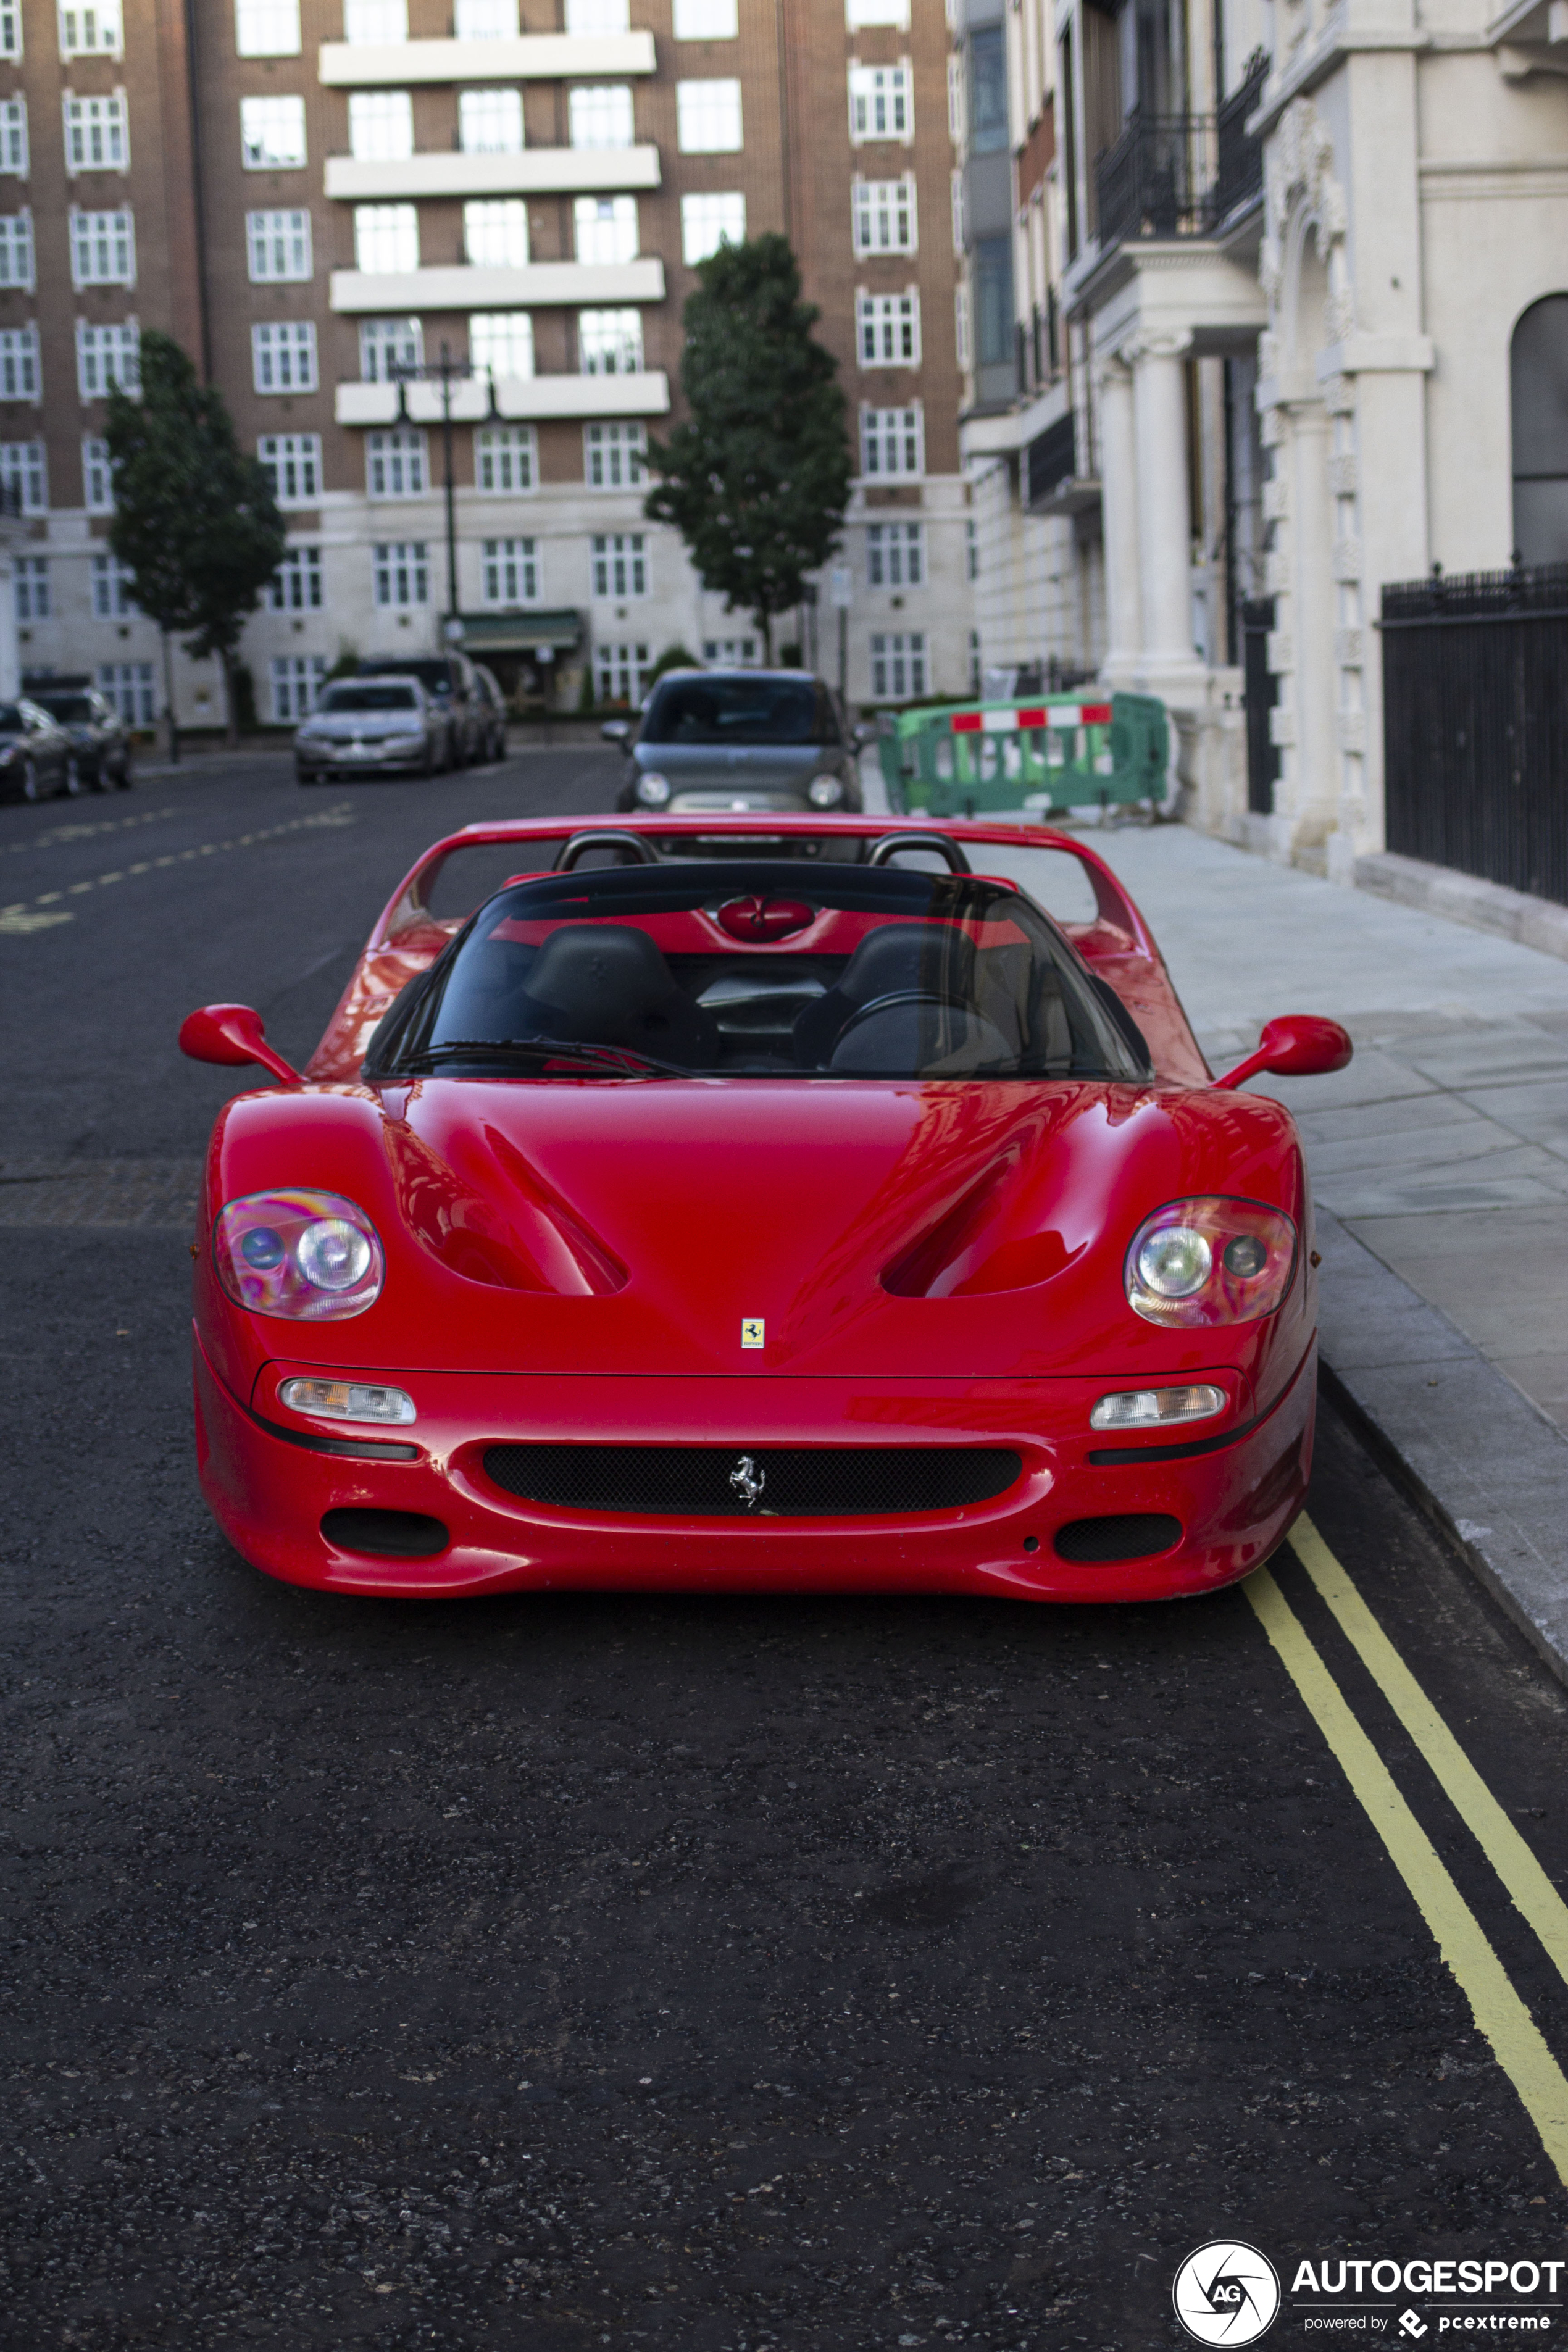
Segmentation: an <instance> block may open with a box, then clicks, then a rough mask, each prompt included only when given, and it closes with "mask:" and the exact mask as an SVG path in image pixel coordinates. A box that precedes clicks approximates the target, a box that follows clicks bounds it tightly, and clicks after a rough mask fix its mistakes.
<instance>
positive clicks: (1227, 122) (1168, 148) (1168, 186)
mask: <svg viewBox="0 0 1568 2352" xmlns="http://www.w3.org/2000/svg"><path fill="white" fill-rule="evenodd" d="M1267 74H1268V58H1266V57H1261V56H1259V57H1257V58H1253V59H1252V60H1251V62H1250V65H1249V68H1248V71H1247V79H1245V80H1244V81H1243V82H1242V83H1241V85H1240V87H1239V88H1238V89H1237V90H1235V91H1234V92H1233V94H1232V95H1231V96H1230V97H1229V98H1228V99H1227V100H1226V102H1225V104H1224V106H1222V107H1221V109H1220V110H1219V112H1218V113H1217V114H1143V113H1142V112H1138V111H1134V112H1133V113H1132V114H1131V115H1130V116H1129V117H1128V121H1127V128H1126V130H1125V131H1123V132H1122V134H1121V138H1120V139H1119V140H1118V141H1117V142H1116V144H1115V146H1114V147H1108V148H1107V149H1106V151H1105V152H1104V153H1103V154H1102V155H1101V156H1100V159H1099V161H1098V163H1096V164H1095V167H1094V182H1095V196H1096V202H1097V205H1098V209H1099V226H1100V249H1101V251H1102V252H1103V251H1104V250H1105V249H1106V248H1107V247H1110V246H1113V245H1121V244H1123V243H1125V242H1126V241H1127V240H1128V239H1129V238H1131V237H1140V236H1152V237H1182V236H1215V233H1216V232H1217V231H1218V230H1219V229H1220V228H1221V227H1222V226H1224V224H1225V223H1226V221H1227V220H1228V219H1229V218H1230V217H1231V215H1233V214H1234V213H1237V212H1238V211H1240V210H1241V209H1242V208H1243V207H1244V206H1245V205H1248V204H1250V203H1252V202H1253V201H1254V200H1255V199H1256V198H1257V197H1258V195H1260V194H1262V190H1263V148H1262V143H1261V142H1260V141H1258V140H1257V139H1253V138H1249V137H1248V136H1247V117H1248V116H1249V115H1250V114H1252V113H1253V112H1254V111H1255V110H1256V109H1257V106H1258V99H1259V96H1260V95H1261V92H1262V89H1263V83H1264V79H1265V78H1266V76H1267Z"/></svg>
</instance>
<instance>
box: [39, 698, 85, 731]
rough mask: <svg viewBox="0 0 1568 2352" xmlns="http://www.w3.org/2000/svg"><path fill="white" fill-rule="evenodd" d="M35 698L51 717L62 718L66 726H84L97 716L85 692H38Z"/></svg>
mask: <svg viewBox="0 0 1568 2352" xmlns="http://www.w3.org/2000/svg"><path fill="white" fill-rule="evenodd" d="M37 700H38V701H39V702H40V703H41V704H42V705H43V707H44V709H46V710H47V712H48V714H49V716H50V718H51V719H63V720H64V721H65V723H66V725H67V726H68V727H86V726H89V725H90V724H91V722H92V721H93V720H94V719H96V718H97V716H98V713H97V712H96V711H95V710H94V709H93V707H92V705H91V703H90V702H89V700H88V698H87V697H86V695H85V694H40V695H39V696H38V697H37Z"/></svg>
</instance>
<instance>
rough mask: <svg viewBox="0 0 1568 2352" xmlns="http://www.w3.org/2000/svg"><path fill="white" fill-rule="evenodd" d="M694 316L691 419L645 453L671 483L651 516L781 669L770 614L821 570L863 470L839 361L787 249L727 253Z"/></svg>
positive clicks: (728, 248)
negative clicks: (679, 541) (675, 536)
mask: <svg viewBox="0 0 1568 2352" xmlns="http://www.w3.org/2000/svg"><path fill="white" fill-rule="evenodd" d="M697 276H698V279H699V284H698V289H697V291H696V292H695V293H694V294H693V295H691V296H690V297H689V299H688V301H687V305H686V311H685V320H684V324H685V330H686V345H685V349H684V351H683V352H682V353H681V359H680V383H681V389H682V390H683V392H684V393H685V394H686V404H687V407H688V409H689V412H690V413H689V421H688V422H687V423H685V424H684V425H677V426H676V428H675V430H674V432H673V433H672V434H671V435H670V436H669V438H668V441H663V442H658V441H652V442H650V443H649V445H648V463H649V465H650V466H651V467H653V469H654V471H655V472H656V473H658V475H659V476H660V477H661V479H660V481H659V483H658V487H657V488H655V489H653V490H651V491H650V492H649V493H648V497H647V508H646V510H647V514H648V515H649V516H650V518H651V519H652V520H655V521H656V522H672V523H673V524H674V525H675V527H676V529H677V530H679V532H680V535H681V537H682V538H683V539H684V540H685V541H686V544H687V546H688V547H689V549H690V551H691V560H692V562H693V563H694V564H695V565H696V567H697V570H698V572H700V575H701V579H702V584H703V586H704V587H705V588H707V589H708V590H710V592H711V593H714V594H717V595H721V596H723V597H724V598H725V600H726V602H727V603H728V604H730V605H731V606H732V607H733V608H734V609H735V610H736V611H738V612H746V613H752V614H754V615H755V617H756V623H757V626H758V628H759V629H760V630H761V632H762V635H763V645H764V646H765V648H766V651H767V656H768V658H769V660H770V661H771V660H772V658H773V621H774V618H775V616H776V615H777V614H780V613H787V612H788V611H789V610H790V609H791V607H792V606H794V605H796V604H799V603H800V602H801V599H802V593H803V591H804V589H805V573H806V572H815V571H816V569H817V568H818V567H819V566H820V565H821V564H824V563H826V561H827V559H828V557H829V556H830V555H831V554H832V553H833V551H834V549H835V547H836V546H837V543H838V534H839V531H840V530H841V528H842V525H843V521H844V510H845V509H846V507H847V505H848V503H849V483H850V478H851V476H852V474H853V472H854V461H853V458H852V457H851V453H850V447H849V436H848V431H847V425H846V422H845V413H846V412H845V399H844V394H843V391H842V389H841V387H840V385H839V383H838V362H837V360H835V358H834V357H833V354H832V353H831V352H828V351H825V350H824V348H823V346H822V345H821V344H820V343H819V342H817V341H816V340H815V338H814V336H813V334H812V328H813V327H814V326H815V325H816V320H817V319H818V317H819V316H820V313H819V312H818V311H817V310H816V309H815V308H813V306H812V305H811V304H809V303H806V302H803V301H802V300H801V299H800V270H799V268H798V266H797V265H796V262H795V255H794V254H793V253H792V252H791V250H790V247H789V243H788V240H787V239H786V238H784V237H782V236H772V235H770V236H759V237H752V238H750V239H749V240H748V241H747V242H746V243H745V244H743V245H721V247H719V250H718V252H717V253H715V254H711V255H710V257H709V258H708V259H707V260H706V261H703V262H700V263H699V264H698V269H697Z"/></svg>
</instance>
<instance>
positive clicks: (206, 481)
mask: <svg viewBox="0 0 1568 2352" xmlns="http://www.w3.org/2000/svg"><path fill="white" fill-rule="evenodd" d="M106 438H107V440H108V443H109V457H110V467H111V469H112V475H113V483H114V520H113V521H112V522H111V523H110V527H109V544H110V547H111V548H112V550H113V551H114V553H115V554H116V555H117V556H118V558H119V559H120V562H121V563H122V564H123V565H124V566H125V568H126V570H127V571H128V572H129V573H130V575H131V593H132V596H133V597H134V598H135V600H136V603H137V604H138V605H139V606H140V607H141V609H142V612H143V613H145V614H146V615H147V617H148V619H149V620H151V621H153V622H155V623H156V624H157V626H158V628H159V629H160V630H161V632H162V633H163V681H164V692H165V695H166V697H167V698H168V702H169V731H170V742H171V748H175V747H174V697H173V694H172V692H170V688H169V638H170V635H171V634H172V633H176V632H177V633H180V634H182V635H183V634H184V632H185V631H186V630H189V631H190V632H191V634H190V635H189V636H188V637H186V639H185V650H186V652H187V653H189V654H191V655H193V656H195V659H197V660H198V661H205V660H207V659H210V658H211V657H212V656H214V655H216V656H217V659H218V661H219V662H220V663H221V665H222V667H223V682H224V709H225V713H226V719H227V728H228V740H229V741H230V742H231V743H233V742H236V741H237V740H238V703H237V692H236V677H235V649H236V647H237V646H238V644H239V640H240V636H241V635H242V633H243V631H244V628H245V624H246V622H247V619H248V618H249V616H250V614H252V613H254V612H255V610H256V607H257V605H258V603H259V602H260V599H261V592H262V590H263V589H264V588H265V587H266V585H267V583H268V581H269V580H270V579H271V577H272V575H273V573H274V572H276V571H277V569H278V566H279V563H281V562H282V561H283V557H284V554H285V551H286V550H287V546H288V541H287V538H286V535H285V532H284V529H283V520H282V517H281V516H280V515H279V511H278V508H277V503H276V501H275V500H274V499H273V496H272V492H271V489H270V488H269V487H268V479H267V476H266V473H265V472H264V470H263V468H262V467H260V466H259V465H258V462H257V460H256V459H255V458H254V457H246V456H244V455H243V453H242V452H241V450H240V446H239V444H238V442H237V440H236V439H235V435H234V423H233V420H232V418H231V417H230V415H229V413H228V409H227V407H226V404H225V402H224V398H223V394H221V393H220V392H217V391H216V390H215V389H214V388H213V386H212V385H211V384H204V383H200V382H199V381H198V379H197V376H196V372H195V368H194V367H193V366H192V364H191V362H190V361H189V360H188V359H187V358H186V356H185V354H184V352H183V351H182V350H181V348H180V346H179V344H178V343H177V342H175V341H174V338H173V336H171V335H163V334H159V333H158V332H156V331H153V330H150V331H148V332H147V333H145V334H144V335H143V336H142V389H141V396H140V397H139V398H137V397H133V396H132V394H127V393H124V392H122V391H121V389H120V387H119V386H118V384H117V385H115V386H114V388H113V389H112V390H111V392H110V395H109V423H108V425H107V427H106ZM176 756H177V751H176Z"/></svg>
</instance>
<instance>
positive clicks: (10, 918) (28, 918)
mask: <svg viewBox="0 0 1568 2352" xmlns="http://www.w3.org/2000/svg"><path fill="white" fill-rule="evenodd" d="M168 813H169V814H173V811H170V812H168ZM127 822H128V823H129V822H130V820H129V819H128V820H127ZM353 822H354V813H353V804H352V803H350V802H348V801H334V802H333V803H332V805H331V808H324V809H318V810H316V811H315V813H314V814H312V815H310V816H297V817H292V818H290V820H289V823H288V824H268V825H264V826H261V827H260V828H258V831H257V832H255V833H242V834H238V835H236V836H235V838H234V840H232V841H204V842H202V843H201V844H200V845H199V846H198V847H196V848H195V849H172V850H170V852H169V854H168V856H166V857H153V858H144V859H143V860H142V863H141V865H139V866H126V867H124V868H122V869H121V868H117V869H116V870H115V871H114V872H113V873H111V874H95V875H94V876H93V877H92V879H91V880H90V881H88V882H71V883H68V885H67V887H65V889H63V890H40V891H39V893H38V895H37V898H34V899H32V900H31V901H29V900H27V899H26V898H23V899H18V901H17V902H16V905H15V906H14V907H0V934H4V935H7V936H10V937H13V938H21V937H24V936H25V935H26V933H27V932H29V931H43V930H47V929H48V927H49V925H50V924H51V923H68V922H71V921H72V920H74V918H73V916H72V915H71V913H70V911H69V909H68V908H62V909H61V911H60V913H58V915H55V914H43V913H40V912H39V911H38V910H39V909H40V908H47V907H53V906H54V905H55V904H56V903H57V901H58V900H59V899H61V898H79V897H80V896H81V894H82V892H83V891H84V890H104V889H107V888H108V887H109V886H110V883H112V882H123V881H124V880H125V878H126V876H127V875H128V874H151V873H153V872H154V871H155V870H156V868H157V867H159V866H184V865H185V864H187V863H188V862H189V860H190V859H192V858H194V857H216V856H219V855H220V854H221V853H222V852H223V851H224V850H226V849H250V848H253V847H254V846H255V845H256V843H257V842H258V841H277V840H279V838H280V837H281V836H282V835H284V834H286V833H309V832H311V831H319V830H320V828H321V826H323V825H330V826H333V827H336V826H339V825H344V824H353ZM104 829H105V830H107V828H104ZM86 830H88V831H89V832H96V831H97V830H99V828H98V827H96V826H89V827H87V828H86Z"/></svg>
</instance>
